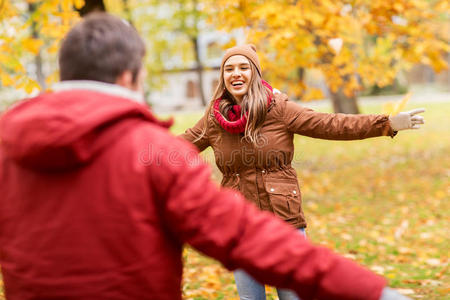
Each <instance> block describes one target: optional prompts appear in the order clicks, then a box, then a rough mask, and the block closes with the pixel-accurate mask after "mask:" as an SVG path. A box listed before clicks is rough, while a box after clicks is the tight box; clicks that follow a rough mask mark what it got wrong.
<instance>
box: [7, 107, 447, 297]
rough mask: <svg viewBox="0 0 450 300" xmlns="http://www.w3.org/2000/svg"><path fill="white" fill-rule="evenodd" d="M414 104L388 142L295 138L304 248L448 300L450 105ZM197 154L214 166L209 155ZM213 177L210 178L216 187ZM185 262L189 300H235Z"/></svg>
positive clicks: (199, 265) (195, 262)
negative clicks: (419, 111)
mask: <svg viewBox="0 0 450 300" xmlns="http://www.w3.org/2000/svg"><path fill="white" fill-rule="evenodd" d="M419 106H423V107H425V108H426V109H427V112H426V113H425V114H424V116H425V118H426V125H425V126H424V127H423V128H422V129H421V130H419V131H412V130H410V131H407V132H400V133H399V134H398V136H396V137H395V138H394V139H391V138H387V137H380V138H374V139H368V140H363V141H352V142H337V141H324V140H316V139H311V138H306V137H301V136H297V137H295V147H296V153H295V158H294V162H293V165H294V167H295V168H296V170H297V173H298V175H299V180H300V185H301V187H302V194H303V209H304V212H305V215H306V218H307V221H308V230H307V234H308V237H309V239H310V240H312V241H313V242H314V243H318V244H322V245H326V246H327V247H329V248H332V249H334V250H335V251H337V252H339V253H341V254H343V255H345V256H347V257H349V258H351V259H354V260H356V261H358V262H359V263H361V264H363V265H365V266H367V267H368V268H371V269H372V270H373V271H375V272H377V273H379V274H382V275H383V276H385V277H386V278H387V279H388V281H389V284H390V286H392V287H394V288H397V289H399V290H400V291H401V292H402V293H404V294H407V295H408V296H410V297H412V298H415V299H450V297H449V296H448V295H449V294H450V287H449V280H450V276H449V272H448V265H449V258H448V254H449V246H448V245H449V242H448V227H449V220H450V216H449V212H450V205H449V201H448V200H449V192H450V185H449V176H450V156H449V153H450V139H449V136H450V135H449V133H450V118H449V116H450V102H445V103H426V102H424V103H423V105H419V104H414V106H413V107H412V106H411V107H407V108H406V109H409V108H414V107H419ZM318 110H321V111H328V109H327V108H320V109H318ZM362 110H363V112H364V113H379V112H380V111H381V104H375V103H371V104H368V105H362ZM201 115H202V113H180V114H177V115H176V116H175V119H176V123H175V126H174V127H173V129H172V131H173V132H174V133H176V134H178V133H181V132H183V131H184V130H185V129H186V128H188V127H190V126H192V125H193V124H195V122H196V121H197V120H198V119H199V118H200V117H201ZM202 156H203V157H204V158H205V160H206V161H208V162H209V163H211V165H214V157H213V153H212V151H211V150H207V151H205V152H204V153H203V154H202ZM213 169H214V175H213V178H214V179H215V180H217V181H218V180H220V178H221V175H220V173H219V172H218V170H217V168H215V167H214V166H213ZM184 258H185V270H184V278H183V280H184V284H183V294H184V298H185V299H196V300H201V299H238V296H237V292H236V288H235V286H234V280H233V277H232V274H231V273H230V272H228V271H227V270H225V269H224V268H223V267H222V266H221V265H220V264H219V263H217V262H215V261H213V260H211V259H209V258H207V257H204V256H202V255H200V254H199V253H198V252H196V251H194V250H192V249H190V248H186V249H185V251H184ZM0 283H1V282H0ZM268 290H269V295H268V299H277V297H276V292H275V289H273V288H268ZM1 298H2V291H1V284H0V299H1Z"/></svg>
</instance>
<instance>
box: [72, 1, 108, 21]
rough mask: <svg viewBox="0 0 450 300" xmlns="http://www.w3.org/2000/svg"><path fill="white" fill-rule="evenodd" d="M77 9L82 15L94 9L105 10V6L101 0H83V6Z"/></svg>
mask: <svg viewBox="0 0 450 300" xmlns="http://www.w3.org/2000/svg"><path fill="white" fill-rule="evenodd" d="M77 11H78V13H79V14H80V16H81V17H84V16H86V15H87V14H88V13H91V12H94V11H106V8H105V3H103V0H85V1H84V6H83V7H82V8H80V9H79V10H77Z"/></svg>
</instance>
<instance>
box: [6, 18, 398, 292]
mask: <svg viewBox="0 0 450 300" xmlns="http://www.w3.org/2000/svg"><path fill="white" fill-rule="evenodd" d="M144 54H145V46H144V43H143V41H142V40H141V38H140V37H139V35H138V34H137V32H136V31H135V30H134V29H133V28H132V27H131V26H129V25H127V24H126V23H124V22H122V21H121V20H120V19H118V18H115V17H113V16H110V15H108V14H94V15H91V16H88V17H86V18H85V19H84V20H83V21H81V22H80V23H79V24H78V25H76V26H75V27H74V28H73V29H72V30H71V31H70V32H69V34H68V35H67V36H66V38H65V40H64V42H63V44H62V47H61V50H60V57H59V63H60V77H61V82H60V83H59V84H58V85H56V87H55V89H54V91H53V92H50V93H45V94H41V95H39V96H37V97H35V98H33V99H30V100H26V101H23V102H22V103H20V104H18V105H16V106H15V107H13V108H12V109H11V110H10V111H8V112H6V113H5V114H4V116H3V118H2V119H1V121H0V138H1V141H2V143H1V146H0V164H1V165H0V194H1V195H2V198H1V199H0V265H1V267H2V273H3V279H4V283H5V291H6V297H7V299H11V300H14V299H21V300H24V299H108V300H111V299H181V292H180V282H181V272H182V261H181V250H182V246H183V244H184V243H187V244H190V245H191V246H193V247H194V248H196V249H198V250H199V251H201V252H203V253H204V254H206V255H209V256H211V257H213V258H215V259H217V260H219V261H220V262H221V263H222V264H224V265H225V266H226V267H227V268H228V269H230V270H231V269H235V268H238V267H239V268H243V269H245V270H246V271H247V272H249V273H250V274H251V275H253V276H254V277H255V278H256V279H258V280H259V281H261V282H265V283H268V284H271V285H274V286H279V287H284V288H289V289H292V290H295V291H296V292H297V293H298V294H299V296H300V297H301V298H302V299H305V300H306V299H338V300H339V299H368V300H372V299H373V300H376V299H380V297H383V298H382V299H395V297H394V298H390V297H389V294H390V293H393V294H394V295H396V293H395V292H393V291H392V290H389V289H387V288H385V285H386V283H385V281H384V279H383V278H381V277H379V276H377V275H375V274H373V273H371V272H370V271H367V270H365V269H363V268H361V267H359V266H357V265H356V264H355V263H353V262H351V261H349V260H347V259H344V258H342V257H340V256H337V255H335V254H333V253H331V252H330V251H329V250H327V249H324V248H319V247H315V246H312V245H311V244H310V243H309V242H307V241H305V240H304V238H303V237H302V236H301V235H299V234H298V233H297V232H296V231H295V230H294V229H293V228H291V227H289V226H288V225H285V224H284V223H282V222H281V221H279V220H277V219H275V218H274V217H272V216H270V215H268V214H265V213H261V212H258V211H257V209H256V208H254V207H253V206H252V205H251V204H248V203H246V202H245V201H244V200H243V199H242V197H241V196H239V195H236V193H235V192H232V191H227V190H223V191H219V189H218V188H217V187H216V185H215V184H213V183H212V182H211V180H210V171H209V168H208V167H207V166H206V165H205V164H204V163H203V162H201V161H200V160H198V159H197V158H198V156H197V154H196V150H194V149H193V148H192V146H190V145H188V144H187V143H185V142H183V141H181V140H179V139H177V138H175V137H173V136H171V135H170V133H169V132H168V131H167V129H166V127H168V124H165V123H163V122H160V121H158V120H157V119H156V118H155V117H154V116H153V115H152V113H151V112H150V111H149V110H148V109H147V108H146V107H145V106H144V105H142V104H141V103H139V102H140V101H142V93H141V91H142V82H143V80H144V75H145V74H144V72H143V68H142V60H143V57H144ZM398 299H401V298H398Z"/></svg>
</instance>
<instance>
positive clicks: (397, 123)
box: [389, 108, 425, 131]
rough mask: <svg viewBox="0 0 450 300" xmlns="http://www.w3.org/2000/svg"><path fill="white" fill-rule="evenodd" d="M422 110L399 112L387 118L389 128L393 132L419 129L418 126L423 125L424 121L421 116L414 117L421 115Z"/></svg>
mask: <svg viewBox="0 0 450 300" xmlns="http://www.w3.org/2000/svg"><path fill="white" fill-rule="evenodd" d="M424 111H425V109H424V108H416V109H413V110H410V111H407V112H400V113H398V114H396V115H395V116H389V121H390V122H391V127H392V129H393V130H394V131H399V130H405V129H419V128H420V124H425V120H424V118H423V117H422V116H416V115H417V114H420V113H423V112H424Z"/></svg>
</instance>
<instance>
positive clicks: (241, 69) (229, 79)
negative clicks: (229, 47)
mask: <svg viewBox="0 0 450 300" xmlns="http://www.w3.org/2000/svg"><path fill="white" fill-rule="evenodd" d="M223 79H224V82H225V88H226V89H227V91H228V92H229V93H230V94H231V95H232V96H233V97H234V98H235V100H236V101H237V102H238V103H241V102H242V99H243V97H244V96H245V95H246V94H247V92H248V88H249V86H250V80H251V79H252V69H251V67H250V62H249V60H248V59H247V58H246V57H245V56H243V55H233V56H231V57H230V58H228V59H227V61H226V62H225V64H224V66H223Z"/></svg>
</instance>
